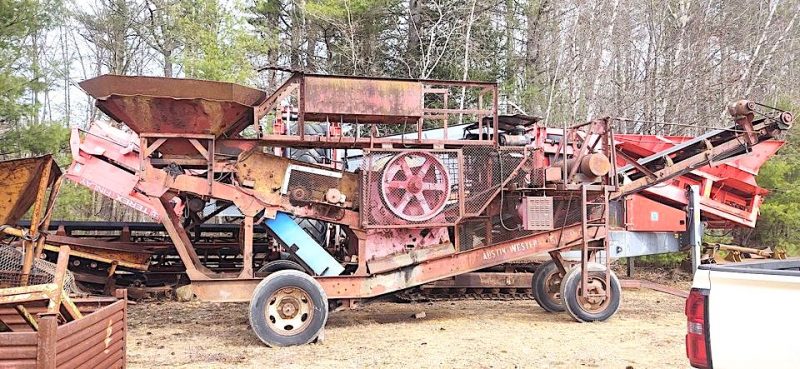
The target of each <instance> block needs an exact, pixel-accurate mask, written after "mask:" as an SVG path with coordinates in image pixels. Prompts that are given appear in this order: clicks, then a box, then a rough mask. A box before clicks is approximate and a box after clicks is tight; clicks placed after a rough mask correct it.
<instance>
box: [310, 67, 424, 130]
mask: <svg viewBox="0 0 800 369" xmlns="http://www.w3.org/2000/svg"><path fill="white" fill-rule="evenodd" d="M304 80H305V99H304V100H305V119H306V120H308V121H325V120H326V118H327V119H330V121H333V122H340V121H344V122H355V121H356V120H357V121H358V122H359V123H377V122H381V123H385V122H387V120H393V121H395V122H398V123H402V122H403V118H404V117H407V118H409V123H412V124H415V123H416V122H415V121H414V119H415V118H418V117H420V116H422V87H423V86H422V83H421V82H417V81H406V80H388V79H386V80H381V79H361V78H348V77H341V76H305V77H304Z"/></svg>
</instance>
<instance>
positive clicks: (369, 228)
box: [66, 74, 791, 346]
mask: <svg viewBox="0 0 800 369" xmlns="http://www.w3.org/2000/svg"><path fill="white" fill-rule="evenodd" d="M81 86H82V87H83V88H84V89H85V90H86V91H87V93H89V94H90V95H92V96H93V97H95V98H97V105H98V107H99V108H100V109H101V110H103V111H104V112H106V113H108V114H109V116H111V117H112V118H114V119H116V120H118V121H119V122H120V123H123V124H125V125H127V126H128V128H130V129H131V130H133V132H134V133H135V134H130V133H126V132H122V131H119V130H116V129H113V128H110V127H106V128H101V129H97V128H93V129H90V131H89V132H88V133H81V132H79V131H74V132H73V138H72V152H73V157H74V162H73V164H72V165H71V166H70V168H69V170H68V171H67V175H66V177H67V178H68V179H70V180H73V181H75V182H76V183H79V184H82V185H84V186H87V187H89V188H91V189H93V190H95V191H98V192H100V193H103V194H105V195H108V196H110V197H112V198H114V199H115V200H117V201H119V202H121V203H123V204H125V205H127V206H130V207H132V208H134V209H136V210H138V211H140V212H142V213H143V214H145V215H147V216H149V217H151V218H152V219H154V220H156V221H159V222H161V223H162V224H163V226H164V229H165V230H166V232H167V233H168V234H169V236H170V238H171V241H172V242H173V243H174V245H175V248H176V249H177V251H178V253H179V255H180V259H181V261H182V262H183V264H184V266H185V268H186V274H187V275H188V277H189V278H190V280H191V282H192V286H193V290H194V293H195V294H196V295H197V296H198V297H199V298H201V299H205V300H211V301H250V302H251V310H250V323H251V326H252V327H253V329H254V331H255V332H256V334H257V335H258V337H259V338H260V339H261V340H262V341H264V342H265V343H267V344H270V345H276V346H284V345H294V344H303V343H307V342H310V341H312V340H313V339H314V338H316V337H317V336H318V335H319V333H320V332H321V330H322V329H323V327H324V324H325V321H326V320H327V310H328V309H327V308H328V306H329V303H328V301H329V300H330V301H336V302H341V301H346V300H349V299H362V298H369V297H375V296H379V295H383V294H387V293H391V292H395V291H399V290H403V289H407V288H410V287H414V286H418V285H421V284H424V283H428V282H431V281H435V280H438V279H442V278H446V277H451V276H455V275H459V274H462V273H465V272H470V271H475V270H480V269H484V268H487V267H491V266H495V265H500V264H503V263H507V262H510V261H514V260H519V259H524V258H528V257H530V256H533V255H536V254H539V253H542V252H548V253H550V255H551V256H552V258H553V261H552V264H551V265H552V267H550V268H548V270H549V271H550V274H549V275H547V276H546V277H547V278H544V279H543V280H542V283H541V285H539V286H536V285H535V286H534V288H539V289H540V290H542V291H544V292H547V293H545V294H543V295H542V299H540V300H539V302H540V304H542V301H543V299H544V298H545V297H548V298H551V299H553V301H550V302H552V303H553V304H557V303H560V300H559V301H555V299H559V296H563V302H564V303H563V305H562V306H563V307H564V308H565V309H566V310H567V311H568V312H569V314H570V315H571V316H573V317H574V318H575V319H576V320H578V321H600V320H605V319H607V318H609V317H610V316H612V315H613V314H614V313H615V312H616V310H617V308H618V307H619V303H620V284H619V281H617V279H616V277H615V276H614V274H613V272H611V271H610V268H609V267H608V258H604V263H602V264H599V263H596V262H594V260H595V259H596V258H595V256H596V255H597V254H598V253H606V255H608V251H609V250H608V247H609V241H608V234H609V219H610V214H609V212H610V209H609V201H611V200H612V199H614V198H617V197H619V196H621V195H624V194H633V193H636V192H639V191H642V190H644V189H646V188H648V187H651V186H654V185H657V184H660V183H662V182H664V181H666V180H668V179H670V178H674V177H675V176H680V175H682V174H685V173H688V172H689V171H692V170H693V169H695V168H697V167H699V166H702V165H706V164H708V163H709V162H711V161H712V160H721V159H723V158H728V157H730V156H732V155H736V154H739V153H742V152H746V150H747V149H748V148H749V147H752V146H753V145H756V144H758V143H759V142H762V141H765V140H769V139H771V138H773V137H775V135H777V134H778V133H780V132H781V131H782V130H784V129H787V128H788V127H789V125H790V123H791V116H790V115H788V116H787V115H785V114H781V112H776V113H768V114H766V115H765V116H764V117H760V118H759V119H755V118H754V116H753V114H752V113H751V112H748V111H746V110H737V111H735V113H736V117H737V118H736V119H737V126H736V127H735V129H734V130H729V131H724V132H721V133H719V134H716V135H714V136H713V137H707V138H705V139H704V140H702V141H698V140H695V141H693V142H692V143H687V144H686V145H681V147H680V149H674V150H670V151H669V152H668V153H664V154H663V155H660V156H659V157H658V158H652V159H651V158H645V159H643V160H639V161H635V162H631V164H632V168H631V169H627V168H626V169H625V171H624V174H625V177H624V178H629V179H630V182H626V181H627V180H626V179H623V182H622V183H620V182H619V180H620V177H619V173H618V171H617V168H616V158H617V155H616V147H615V140H614V138H613V132H612V131H613V127H612V124H611V123H612V122H611V121H610V120H609V119H599V120H594V121H592V122H588V123H584V124H579V125H576V126H573V127H571V128H570V129H569V130H566V131H565V135H564V137H565V139H563V140H562V143H561V146H560V147H559V149H558V150H557V151H556V156H557V157H556V158H552V157H549V156H548V155H547V154H546V152H545V150H544V137H543V136H542V135H540V136H538V137H535V138H534V139H533V142H527V145H524V146H514V147H509V146H500V140H501V137H502V136H501V132H500V130H499V119H498V118H499V117H498V115H497V86H496V85H495V84H491V83H481V82H460V81H435V80H390V79H365V78H355V77H340V76H320V75H303V74H296V75H294V76H293V77H291V78H290V79H289V80H288V81H287V82H286V83H285V84H284V85H283V86H281V87H280V88H279V89H278V90H277V91H276V92H275V93H274V94H273V95H271V96H267V95H266V94H265V93H263V92H262V91H259V90H254V89H249V88H246V87H242V86H237V85H233V84H227V83H218V82H207V81H193V80H177V79H161V78H144V77H119V76H103V77H98V78H96V79H93V80H89V81H85V82H83V83H82V84H81ZM462 89H464V90H465V91H467V95H468V96H473V99H474V100H471V101H469V102H468V103H469V104H467V105H470V106H467V107H458V108H454V107H452V106H450V105H452V104H449V105H448V101H449V100H448V98H447V97H448V96H449V95H450V94H452V93H454V92H455V91H461V90H462ZM286 99H291V100H292V101H294V102H295V103H296V105H297V106H298V107H299V109H298V129H297V133H296V134H288V135H282V134H277V133H276V131H277V130H279V129H280V127H276V126H272V125H269V124H267V125H264V124H262V118H264V117H266V116H267V115H269V114H271V113H272V112H276V111H278V109H277V108H276V105H278V104H280V102H281V101H283V100H286ZM487 102H488V103H487ZM747 107H748V105H745V108H747ZM455 116H463V117H464V119H468V120H472V121H474V122H476V123H475V124H476V125H477V126H476V127H477V129H478V132H479V134H478V135H477V136H476V137H475V138H476V139H475V140H470V141H464V140H455V139H451V138H448V137H445V138H444V139H440V140H428V139H425V138H424V137H423V135H422V132H423V130H422V128H423V126H425V125H427V124H438V125H442V126H443V127H444V128H445V129H446V128H447V125H448V123H449V121H450V118H453V117H455ZM306 124H322V125H325V126H327V127H329V129H328V130H327V133H326V135H325V136H310V135H306V134H305V132H306V129H305V125H306ZM342 124H345V125H347V124H350V126H349V127H352V131H351V132H352V134H350V135H340V134H339V132H340V131H339V129H341V128H342ZM333 128H336V129H333ZM386 129H390V130H395V131H397V130H403V131H406V130H407V129H408V130H409V131H413V132H416V137H413V138H406V137H405V136H404V137H402V138H399V139H398V138H386V137H382V136H381V135H380V134H379V131H380V130H386ZM320 147H321V148H348V149H361V150H363V153H364V155H363V160H362V163H361V166H360V167H359V168H358V170H357V171H356V172H350V171H347V170H345V168H344V165H341V164H339V165H336V164H335V165H334V166H333V167H325V166H320V165H315V164H309V163H305V162H301V161H297V160H292V159H288V158H286V157H283V155H282V154H283V153H284V151H283V150H284V149H293V148H320ZM620 190H621V192H620ZM212 200H213V201H212ZM212 204H213V205H212ZM209 206H212V207H218V208H228V207H231V206H233V207H235V208H236V209H238V211H239V212H240V213H241V215H242V216H243V221H242V223H241V225H240V226H241V234H240V236H241V243H240V248H241V249H240V253H241V255H242V262H241V264H240V265H239V266H238V268H233V269H232V270H230V269H229V270H216V271H215V270H211V269H210V268H208V267H207V266H205V265H204V264H203V263H202V262H201V260H200V256H199V255H198V252H197V250H196V248H195V245H194V242H195V241H196V237H195V239H193V237H192V236H191V232H190V230H192V229H202V228H201V225H202V224H203V223H205V222H207V221H208V220H209V219H210V217H209V216H207V214H206V213H205V211H206V210H207V209H208V207H209ZM214 211H216V210H214ZM214 211H212V213H213V212H214ZM287 214H291V215H293V216H295V217H301V218H309V219H316V220H321V221H324V222H327V223H328V224H331V225H335V226H337V227H339V228H340V229H341V231H342V234H343V235H344V237H345V239H346V240H345V242H341V243H338V244H333V245H331V244H324V245H321V244H320V243H319V242H317V241H316V240H314V239H311V238H310V237H308V236H307V235H305V234H304V233H300V230H299V229H298V228H297V227H296V226H293V225H290V224H289V220H290V219H289V217H288V215H287ZM262 218H265V219H266V224H267V226H268V227H269V228H270V229H271V230H272V232H273V233H274V234H275V235H276V236H277V238H278V239H280V240H282V241H283V247H281V249H282V251H288V252H289V253H290V254H293V257H294V258H295V260H297V261H300V262H302V263H303V264H305V265H306V266H307V267H308V269H310V270H311V271H313V272H314V276H313V278H312V277H311V276H308V275H307V274H303V273H301V272H298V271H296V270H281V271H277V272H274V273H271V274H270V275H269V276H268V277H267V278H266V279H263V280H262V279H260V278H257V277H256V275H255V270H257V268H256V267H257V265H256V261H260V260H262V259H263V256H264V255H256V254H257V252H256V249H255V247H254V241H253V237H254V224H256V223H258V222H259V221H260V220H261V219H262ZM292 224H294V223H292ZM564 250H577V251H578V252H579V253H580V256H581V257H580V264H579V265H578V266H576V267H575V268H572V269H568V265H566V264H565V263H564V261H563V260H562V259H561V251H564ZM334 260H335V262H334ZM553 281H555V282H558V283H552V282H553ZM553 286H558V287H559V291H558V293H554V291H551V290H552V288H553ZM553 310H554V311H555V310H557V309H553Z"/></svg>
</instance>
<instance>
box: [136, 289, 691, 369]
mask: <svg viewBox="0 0 800 369" xmlns="http://www.w3.org/2000/svg"><path fill="white" fill-rule="evenodd" d="M421 311H424V312H425V313H426V315H427V317H426V318H424V319H414V318H412V315H413V314H414V313H417V312H421ZM246 316H247V305H246V304H214V303H200V302H190V303H178V302H152V303H140V304H138V305H136V306H132V307H131V309H130V324H129V329H130V331H129V332H130V334H129V345H128V361H129V367H130V368H157V367H185V368H190V367H191V368H240V367H253V368H256V367H258V368H261V367H268V366H275V367H283V368H404V369H409V368H542V367H550V368H581V367H589V368H627V367H632V368H675V367H685V366H686V365H687V362H686V359H685V353H684V346H683V340H684V338H683V336H684V334H685V320H684V319H685V318H684V316H683V300H682V299H680V298H677V297H674V296H670V295H665V294H661V293H657V292H652V291H625V293H624V296H623V304H622V308H621V309H620V311H619V312H618V313H617V315H616V316H615V317H614V318H612V319H611V320H609V321H607V322H604V323H592V324H579V323H576V322H574V321H573V320H572V319H571V318H570V317H569V316H568V315H567V314H566V313H563V314H550V313H546V312H545V311H543V310H542V309H541V308H539V307H538V306H536V305H535V302H533V301H454V302H436V303H418V304H395V303H376V304H372V305H367V306H365V307H362V308H361V309H359V310H351V311H343V312H336V313H332V314H331V316H330V319H329V320H328V325H327V329H326V332H325V341H324V343H322V344H312V345H305V346H299V347H290V348H280V349H272V348H268V347H265V346H264V345H262V344H261V342H260V341H259V340H258V339H257V338H256V337H255V335H254V334H253V333H252V332H251V331H250V329H249V327H248V323H247V318H246Z"/></svg>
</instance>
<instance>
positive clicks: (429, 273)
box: [192, 224, 606, 302]
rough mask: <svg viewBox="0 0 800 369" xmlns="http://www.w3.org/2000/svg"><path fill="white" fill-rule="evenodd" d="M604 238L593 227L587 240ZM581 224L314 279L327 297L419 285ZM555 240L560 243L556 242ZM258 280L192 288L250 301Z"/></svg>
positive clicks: (535, 246)
mask: <svg viewBox="0 0 800 369" xmlns="http://www.w3.org/2000/svg"><path fill="white" fill-rule="evenodd" d="M605 236H606V230H605V229H597V230H596V231H594V232H593V233H592V234H591V235H589V239H592V240H597V239H601V238H604V237H605ZM582 237H583V236H582V232H581V225H579V224H578V225H573V226H569V227H566V228H564V229H562V230H557V231H549V232H542V233H538V234H535V235H532V236H528V237H523V238H518V239H514V240H510V241H505V242H501V243H497V244H494V245H490V246H484V247H480V248H475V249H472V250H469V251H464V252H460V253H456V254H452V255H449V256H444V257H440V258H436V259H430V260H425V261H422V262H420V263H419V264H415V265H411V266H408V267H405V268H402V269H399V270H396V271H393V272H391V273H383V274H373V275H368V276H355V275H354V276H333V277H316V279H317V281H318V282H319V283H320V285H322V288H323V289H324V290H325V293H326V295H327V296H328V298H332V299H349V298H353V299H359V298H369V297H375V296H379V295H382V294H386V293H390V292H394V291H398V290H402V289H405V288H409V287H414V286H418V285H421V284H425V283H428V282H432V281H435V280H438V279H442V278H447V277H452V276H455V275H458V274H463V273H467V272H472V271H476V270H480V269H483V268H486V267H489V266H492V265H499V264H502V263H506V262H510V261H515V260H519V259H525V258H528V257H531V256H533V255H536V254H540V253H542V252H547V251H551V250H560V249H566V248H571V247H572V244H573V243H575V242H579V241H580V240H581V239H582ZM559 239H560V240H561V241H562V242H561V243H559ZM260 281H261V280H260V279H255V278H251V279H242V278H220V279H203V280H196V281H195V280H193V281H192V285H193V286H194V288H193V292H194V293H195V294H196V295H197V296H198V297H199V298H201V299H205V300H208V301H218V302H222V301H232V302H245V301H249V300H250V297H251V294H252V291H253V289H255V286H256V285H257V284H258V283H259V282H260Z"/></svg>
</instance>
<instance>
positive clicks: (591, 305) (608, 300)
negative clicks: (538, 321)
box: [561, 263, 622, 322]
mask: <svg viewBox="0 0 800 369" xmlns="http://www.w3.org/2000/svg"><path fill="white" fill-rule="evenodd" d="M587 269H588V270H589V275H588V277H589V288H590V290H589V291H587V292H588V294H597V293H600V292H605V293H606V296H605V297H593V296H584V297H581V296H579V291H580V289H581V267H580V265H579V266H576V267H575V268H572V269H571V270H570V271H568V272H567V275H565V276H564V279H563V280H562V282H561V296H562V297H563V299H564V306H565V307H566V310H567V313H569V315H571V316H572V317H573V318H575V320H577V321H579V322H597V321H604V320H606V319H608V318H610V317H611V316H612V315H614V314H615V313H616V312H617V310H619V305H620V301H621V297H622V294H621V292H622V289H621V288H620V283H619V279H617V275H616V274H614V272H610V273H611V275H610V284H611V286H606V281H605V266H603V265H600V264H597V263H589V265H588V268H587ZM609 287H610V288H609Z"/></svg>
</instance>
